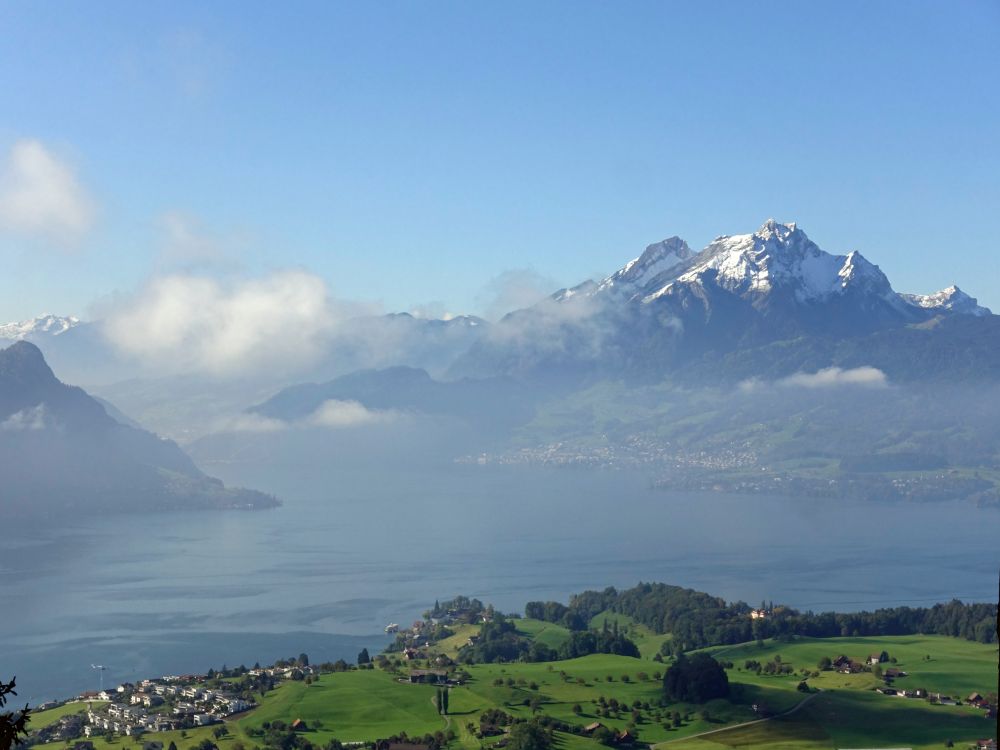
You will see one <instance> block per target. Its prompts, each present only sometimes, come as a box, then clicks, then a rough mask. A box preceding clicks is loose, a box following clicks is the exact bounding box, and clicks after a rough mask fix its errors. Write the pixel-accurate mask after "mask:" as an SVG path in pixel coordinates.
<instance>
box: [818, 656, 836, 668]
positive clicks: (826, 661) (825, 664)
mask: <svg viewBox="0 0 1000 750" xmlns="http://www.w3.org/2000/svg"><path fill="white" fill-rule="evenodd" d="M817 666H818V667H819V668H820V669H821V670H823V671H826V670H827V669H829V668H830V667H832V666H833V662H832V661H830V657H829V656H824V657H823V658H822V659H820V660H819V664H817Z"/></svg>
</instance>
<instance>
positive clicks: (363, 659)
mask: <svg viewBox="0 0 1000 750" xmlns="http://www.w3.org/2000/svg"><path fill="white" fill-rule="evenodd" d="M371 660H372V658H371V657H370V656H369V655H368V649H367V648H363V649H361V653H360V654H358V665H361V664H370V663H371Z"/></svg>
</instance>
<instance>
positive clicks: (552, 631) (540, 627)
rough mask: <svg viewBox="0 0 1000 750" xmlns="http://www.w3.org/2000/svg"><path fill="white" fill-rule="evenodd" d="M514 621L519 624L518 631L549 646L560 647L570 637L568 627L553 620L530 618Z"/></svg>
mask: <svg viewBox="0 0 1000 750" xmlns="http://www.w3.org/2000/svg"><path fill="white" fill-rule="evenodd" d="M514 622H515V624H516V625H517V632H518V633H520V634H521V635H523V636H527V637H528V638H531V640H533V641H538V642H539V643H544V644H545V645H546V646H548V647H549V648H554V649H558V648H559V647H560V646H561V645H563V644H564V643H565V642H566V641H568V640H569V638H570V632H569V630H568V629H566V628H564V627H563V626H562V625H556V624H555V623H552V622H545V621H544V620H532V619H529V618H523V619H520V620H515V621H514Z"/></svg>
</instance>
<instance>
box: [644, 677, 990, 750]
mask: <svg viewBox="0 0 1000 750" xmlns="http://www.w3.org/2000/svg"><path fill="white" fill-rule="evenodd" d="M995 731H996V726H995V724H993V723H992V722H987V721H986V720H984V718H983V714H982V712H981V711H978V712H977V711H972V710H970V709H968V708H966V707H961V706H932V705H930V704H929V703H927V702H925V701H915V700H906V699H902V698H896V699H892V698H889V699H887V698H885V697H884V696H881V695H878V694H877V693H871V692H861V691H851V692H848V691H835V692H833V691H831V692H827V693H822V694H819V695H817V696H816V698H815V699H813V700H812V701H811V702H810V703H809V704H808V705H806V706H804V707H803V708H802V710H800V711H797V712H795V713H794V714H791V715H789V716H785V717H781V718H777V719H774V720H772V721H767V722H760V723H755V724H752V725H750V726H746V727H739V728H736V729H726V730H722V731H719V732H714V733H712V734H710V735H707V736H704V737H699V738H691V739H686V740H682V741H680V742H676V743H668V744H667V745H664V746H662V750H667V748H669V749H670V750H722V749H723V748H725V749H726V750H728V749H729V748H736V747H739V748H760V750H764V749H765V748H776V749H777V750H791V749H792V748H794V749H795V750H833V748H852V747H853V748H863V747H909V748H913V750H925V749H926V750H930V748H941V747H944V745H945V742H946V741H947V740H949V739H950V740H953V741H954V742H955V743H956V745H958V746H962V745H964V744H965V743H967V742H970V741H972V740H974V739H977V738H979V737H985V736H993V733H994V732H995Z"/></svg>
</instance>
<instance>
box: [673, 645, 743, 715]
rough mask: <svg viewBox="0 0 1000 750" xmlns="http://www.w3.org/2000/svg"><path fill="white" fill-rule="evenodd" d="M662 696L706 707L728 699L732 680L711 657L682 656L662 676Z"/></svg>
mask: <svg viewBox="0 0 1000 750" xmlns="http://www.w3.org/2000/svg"><path fill="white" fill-rule="evenodd" d="M663 692H664V696H665V697H666V699H667V700H669V701H685V702H687V703H705V702H706V701H710V700H712V699H713V698H725V697H726V696H727V695H729V677H728V676H727V675H726V670H725V669H723V667H722V665H721V664H719V662H717V661H716V660H715V659H713V658H712V657H711V656H709V655H708V654H704V653H700V654H695V655H694V656H691V657H687V656H685V655H684V654H681V655H680V656H679V657H677V661H676V662H674V663H673V664H672V665H671V666H670V668H669V669H667V673H666V674H665V675H664V676H663Z"/></svg>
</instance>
